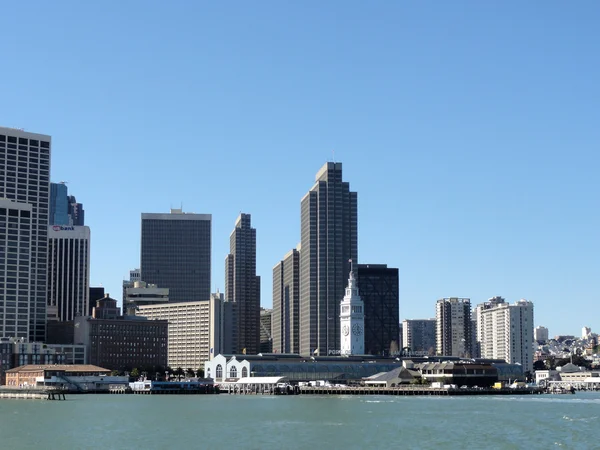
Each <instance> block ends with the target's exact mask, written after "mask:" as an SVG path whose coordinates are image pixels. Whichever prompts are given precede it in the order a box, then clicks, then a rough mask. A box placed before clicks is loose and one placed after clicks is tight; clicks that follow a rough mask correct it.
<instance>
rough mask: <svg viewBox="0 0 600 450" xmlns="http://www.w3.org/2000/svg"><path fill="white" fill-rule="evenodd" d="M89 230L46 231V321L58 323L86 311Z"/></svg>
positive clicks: (58, 227)
mask: <svg viewBox="0 0 600 450" xmlns="http://www.w3.org/2000/svg"><path fill="white" fill-rule="evenodd" d="M89 287H90V228H89V227H86V226H70V225H50V226H49V227H48V304H47V316H48V320H59V321H61V322H65V321H69V320H73V319H74V318H75V317H76V316H85V315H87V314H88V311H89V302H90V299H89V295H90V291H89Z"/></svg>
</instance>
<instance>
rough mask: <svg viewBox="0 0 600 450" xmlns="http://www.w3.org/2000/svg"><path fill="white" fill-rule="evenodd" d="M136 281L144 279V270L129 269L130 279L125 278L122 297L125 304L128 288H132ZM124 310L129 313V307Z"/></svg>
mask: <svg viewBox="0 0 600 450" xmlns="http://www.w3.org/2000/svg"><path fill="white" fill-rule="evenodd" d="M136 281H142V271H141V270H140V269H131V270H130V271H129V279H128V280H123V296H122V297H121V300H122V301H123V305H125V299H126V298H127V289H129V288H132V287H133V286H134V285H135V282H136ZM123 312H124V313H125V314H127V308H124V311H123Z"/></svg>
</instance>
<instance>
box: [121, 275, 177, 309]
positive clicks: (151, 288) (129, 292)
mask: <svg viewBox="0 0 600 450" xmlns="http://www.w3.org/2000/svg"><path fill="white" fill-rule="evenodd" d="M168 301H169V288H162V287H158V286H157V285H155V284H150V283H146V282H145V281H134V282H133V286H131V287H128V288H125V297H124V298H123V311H125V312H126V314H127V315H131V316H135V315H136V312H137V310H138V309H139V307H140V306H145V305H159V304H162V303H168Z"/></svg>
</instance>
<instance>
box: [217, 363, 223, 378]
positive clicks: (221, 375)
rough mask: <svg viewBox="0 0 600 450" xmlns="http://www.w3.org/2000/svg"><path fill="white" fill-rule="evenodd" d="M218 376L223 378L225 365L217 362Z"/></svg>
mask: <svg viewBox="0 0 600 450" xmlns="http://www.w3.org/2000/svg"><path fill="white" fill-rule="evenodd" d="M217 378H223V366H221V364H217Z"/></svg>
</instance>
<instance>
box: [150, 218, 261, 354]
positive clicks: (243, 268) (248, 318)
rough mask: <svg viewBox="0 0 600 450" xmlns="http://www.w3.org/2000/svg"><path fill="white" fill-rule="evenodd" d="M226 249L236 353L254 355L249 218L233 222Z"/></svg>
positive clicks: (256, 335)
mask: <svg viewBox="0 0 600 450" xmlns="http://www.w3.org/2000/svg"><path fill="white" fill-rule="evenodd" d="M229 248H230V250H229V255H227V258H226V259H225V299H226V300H227V301H230V302H234V303H235V309H236V313H237V320H236V322H237V326H236V330H237V333H236V335H237V342H236V344H237V352H242V351H244V350H245V352H246V353H247V354H249V355H254V354H257V353H259V351H260V277H258V276H257V275H256V229H255V228H252V226H251V217H250V214H243V213H242V214H240V216H239V217H238V218H237V220H236V222H235V228H234V229H233V231H232V232H231V236H230V237H229ZM142 274H143V272H142Z"/></svg>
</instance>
